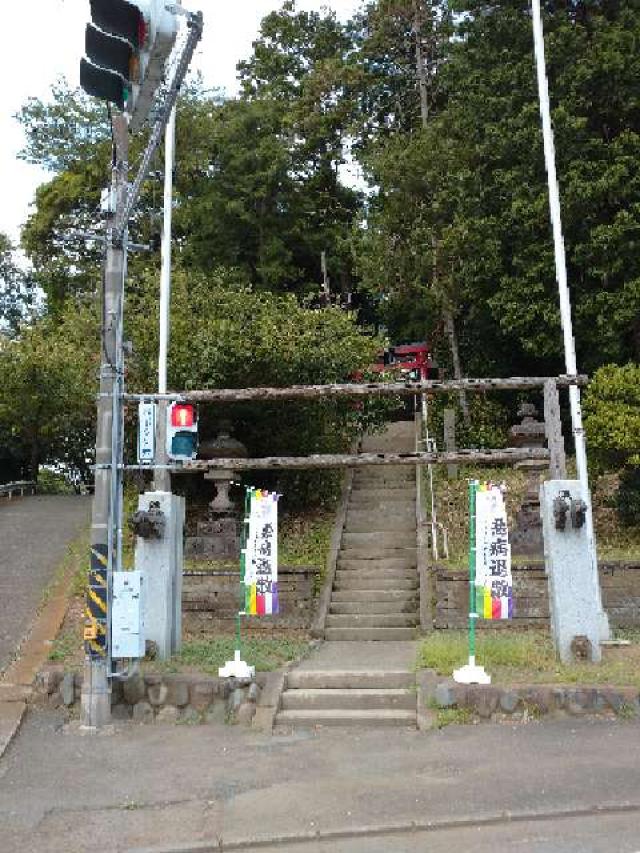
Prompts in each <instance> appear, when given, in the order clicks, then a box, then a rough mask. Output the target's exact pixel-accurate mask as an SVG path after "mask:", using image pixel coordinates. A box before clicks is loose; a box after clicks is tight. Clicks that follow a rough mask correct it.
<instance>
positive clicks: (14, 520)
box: [0, 495, 91, 672]
mask: <svg viewBox="0 0 640 853" xmlns="http://www.w3.org/2000/svg"><path fill="white" fill-rule="evenodd" d="M90 506H91V499H90V498H87V497H80V496H76V495H73V496H70V497H66V496H65V497H45V496H36V497H25V498H14V499H12V500H11V501H8V500H6V499H3V502H2V503H1V504H0V672H2V670H4V669H5V668H6V666H7V664H8V663H9V662H10V661H11V659H12V657H13V655H14V653H15V650H16V648H17V646H18V644H19V643H20V641H21V640H22V639H23V638H24V636H25V634H26V633H27V631H28V630H29V626H30V625H31V623H32V621H33V618H34V615H35V609H36V607H37V606H38V605H39V603H40V601H41V599H42V593H43V591H44V589H45V588H46V586H47V583H48V582H49V581H50V580H51V578H52V576H53V573H54V571H55V569H56V567H57V566H58V565H59V563H60V561H61V560H62V558H63V557H64V554H65V552H66V549H67V546H68V545H69V542H70V541H71V540H72V539H73V538H74V537H75V536H76V535H77V534H78V533H79V531H80V530H81V529H82V527H83V526H84V525H86V524H88V522H89V509H90Z"/></svg>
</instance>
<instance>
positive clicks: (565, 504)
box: [553, 491, 571, 530]
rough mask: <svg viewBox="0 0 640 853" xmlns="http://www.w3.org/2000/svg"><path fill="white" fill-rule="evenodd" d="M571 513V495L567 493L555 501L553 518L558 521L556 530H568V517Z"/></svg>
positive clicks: (560, 495) (561, 494)
mask: <svg viewBox="0 0 640 853" xmlns="http://www.w3.org/2000/svg"><path fill="white" fill-rule="evenodd" d="M570 512H571V494H570V493H569V492H567V491H563V492H560V494H559V495H558V496H557V497H555V498H554V499H553V517H554V518H555V520H556V530H566V528H567V516H568V515H569V513H570Z"/></svg>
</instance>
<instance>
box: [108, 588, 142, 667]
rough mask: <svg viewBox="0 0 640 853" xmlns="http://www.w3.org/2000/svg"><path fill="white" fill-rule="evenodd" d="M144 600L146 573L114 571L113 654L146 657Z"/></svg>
mask: <svg viewBox="0 0 640 853" xmlns="http://www.w3.org/2000/svg"><path fill="white" fill-rule="evenodd" d="M143 600H144V597H143V579H142V572H114V573H113V599H112V601H113V604H112V618H111V644H112V649H111V655H112V657H114V658H143V657H144V653H145V636H144V619H143Z"/></svg>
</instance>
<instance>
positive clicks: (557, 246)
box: [532, 0, 602, 610]
mask: <svg viewBox="0 0 640 853" xmlns="http://www.w3.org/2000/svg"><path fill="white" fill-rule="evenodd" d="M532 13H533V46H534V51H535V57H536V71H537V76H538V95H539V98H540V117H541V119H542V139H543V142H544V159H545V165H546V169H547V183H548V187H549V211H550V216H551V227H552V229H553V246H554V256H555V264H556V279H557V281H558V292H559V296H560V322H561V325H562V335H563V338H564V359H565V365H566V368H565V369H566V372H567V373H568V374H569V375H571V376H574V375H576V374H577V372H578V369H577V366H576V345H575V339H574V336H573V323H572V320H571V300H570V297H569V285H568V284H567V260H566V253H565V248H564V239H563V236H562V219H561V215H560V191H559V189H558V178H557V175H556V152H555V145H554V141H553V128H552V126H551V110H550V107H549V83H548V80H547V71H546V64H545V55H544V34H543V30H542V13H541V10H540V0H532ZM569 402H570V405H571V426H572V430H573V439H574V444H575V449H576V468H577V473H578V479H579V480H580V484H581V486H582V492H583V495H584V499H585V501H586V502H587V513H586V527H587V536H588V539H589V545H590V550H591V560H592V565H593V571H594V581H595V586H596V589H597V596H598V602H599V609H600V610H602V605H601V603H600V584H599V582H598V562H597V556H596V544H595V531H594V527H593V510H592V506H591V496H590V494H589V474H588V470H587V449H586V445H585V437H584V428H583V425H582V409H581V406H580V389H579V388H578V386H577V385H570V386H569Z"/></svg>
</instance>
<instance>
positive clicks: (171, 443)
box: [167, 403, 198, 461]
mask: <svg viewBox="0 0 640 853" xmlns="http://www.w3.org/2000/svg"><path fill="white" fill-rule="evenodd" d="M197 453H198V413H197V411H196V407H195V406H192V405H191V404H190V403H171V404H170V405H169V406H168V407H167V456H168V457H169V459H178V460H182V461H185V460H190V459H195V458H196V454H197Z"/></svg>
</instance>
